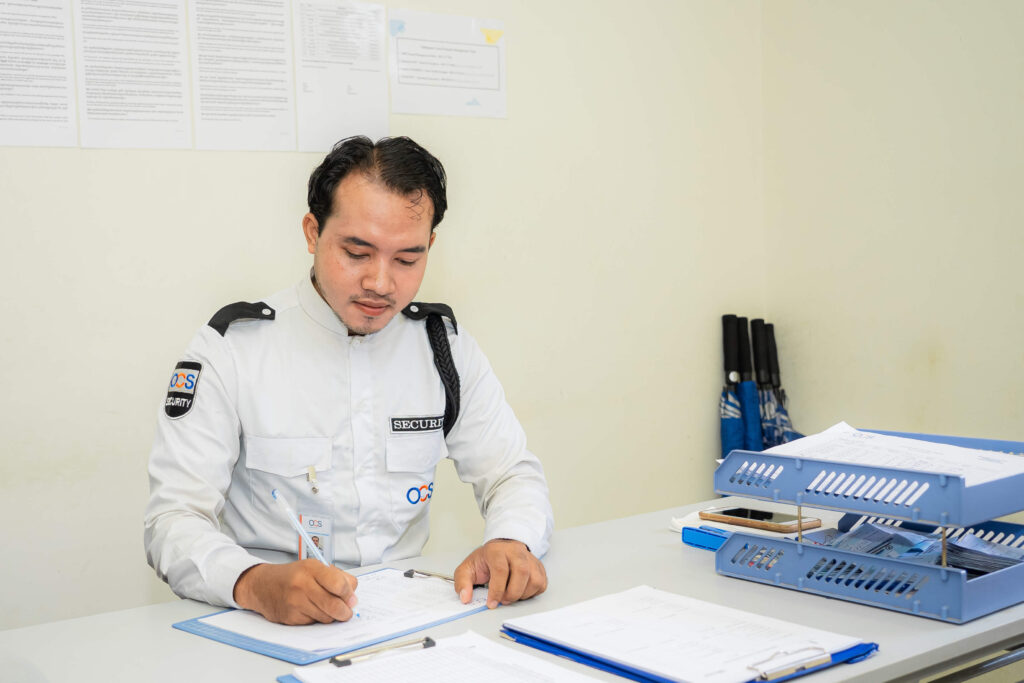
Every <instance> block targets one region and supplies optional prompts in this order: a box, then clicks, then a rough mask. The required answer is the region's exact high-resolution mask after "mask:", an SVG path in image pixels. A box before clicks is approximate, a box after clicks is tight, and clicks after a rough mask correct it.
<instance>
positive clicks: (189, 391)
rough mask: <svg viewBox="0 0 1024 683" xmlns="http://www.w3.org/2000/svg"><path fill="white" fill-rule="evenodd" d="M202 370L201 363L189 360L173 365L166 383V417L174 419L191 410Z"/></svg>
mask: <svg viewBox="0 0 1024 683" xmlns="http://www.w3.org/2000/svg"><path fill="white" fill-rule="evenodd" d="M202 371H203V364H202V363H197V362H196V361H191V360H183V361H181V362H180V363H178V364H177V365H175V366H174V372H173V373H171V381H170V383H169V384H168V385H167V399H166V400H165V401H164V412H165V413H167V417H169V418H171V419H172V420H176V419H177V418H179V417H182V416H183V415H186V414H188V411H190V410H192V404H193V403H195V398H196V387H198V386H199V375H200V373H202Z"/></svg>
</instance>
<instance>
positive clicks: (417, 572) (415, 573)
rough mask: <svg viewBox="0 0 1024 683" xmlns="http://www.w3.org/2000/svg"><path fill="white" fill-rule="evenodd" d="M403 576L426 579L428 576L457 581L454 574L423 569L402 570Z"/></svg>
mask: <svg viewBox="0 0 1024 683" xmlns="http://www.w3.org/2000/svg"><path fill="white" fill-rule="evenodd" d="M402 576H404V577H405V578H407V579H415V578H421V579H425V578H428V577H434V578H435V579H444V580H445V581H451V582H452V583H455V577H453V576H448V575H447V574H440V573H438V572H428V571H423V570H421V569H406V570H405V571H404V572H402Z"/></svg>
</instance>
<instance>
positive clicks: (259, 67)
mask: <svg viewBox="0 0 1024 683" xmlns="http://www.w3.org/2000/svg"><path fill="white" fill-rule="evenodd" d="M188 6H189V27H190V35H191V38H192V40H191V57H192V92H193V100H194V102H195V125H196V149H218V150H257V151H264V150H269V151H280V150H284V151H292V150H294V149H295V107H294V100H293V97H294V89H293V87H292V45H291V21H290V19H291V11H290V7H289V3H288V1H287V0H192V1H191V2H190V3H189V4H188Z"/></svg>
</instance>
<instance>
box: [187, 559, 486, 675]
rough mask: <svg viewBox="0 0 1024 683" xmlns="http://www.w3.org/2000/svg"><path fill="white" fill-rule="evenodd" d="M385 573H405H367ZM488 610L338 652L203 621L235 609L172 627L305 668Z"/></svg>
mask: <svg viewBox="0 0 1024 683" xmlns="http://www.w3.org/2000/svg"><path fill="white" fill-rule="evenodd" d="M384 571H394V572H401V571H402V570H400V569H394V568H392V567H385V568H383V569H375V570H374V571H373V572H367V574H372V573H374V572H384ZM362 576H366V574H363V575H362ZM486 610H487V605H481V606H480V607H477V608H475V609H472V610H468V611H466V612H462V613H461V614H457V615H455V616H452V617H447V618H445V619H439V620H437V621H432V622H430V623H427V624H420V625H418V626H415V627H413V628H409V629H405V630H404V631H398V632H397V633H389V634H387V635H385V636H381V637H379V638H374V639H371V640H367V641H364V642H361V643H358V644H356V645H350V646H347V647H342V648H338V649H337V650H300V649H298V648H294V647H286V646H284V645H278V644H276V643H271V642H268V641H265V640H257V639H256V638H250V637H248V636H243V635H241V634H239V633H235V632H234V631H228V630H226V629H222V628H218V627H216V626H210V625H209V624H206V623H204V622H203V621H202V620H203V619H207V618H209V617H212V616H214V615H217V614H223V613H224V612H231V611H233V610H220V611H218V612H211V613H210V614H206V615H203V616H201V617H196V618H194V619H188V620H187V621H179V622H178V623H176V624H172V626H173V627H174V628H176V629H178V630H180V631H185V632H187V633H193V634H195V635H197V636H202V637H204V638H209V639H210V640H216V641H217V642H218V643H224V644H226V645H232V646H234V647H237V648H241V649H243V650H248V651H249V652H256V653H258V654H261V655H267V656H268V657H273V658H274V659H280V660H283V661H286V662H289V663H291V664H297V665H299V666H304V665H306V664H312V663H313V662H319V661H321V660H324V659H328V658H330V657H334V656H335V655H340V654H344V653H346V652H352V651H353V650H361V649H363V648H365V647H371V646H373V645H377V644H379V643H383V642H386V641H388V640H392V639H394V638H401V637H402V636H407V635H409V634H410V633H415V632H417V631H422V630H423V629H426V628H432V627H434V626H439V625H440V624H444V623H447V622H449V621H455V620H456V619H461V618H462V617H468V616H469V615H471V614H477V613H478V612H483V611H486Z"/></svg>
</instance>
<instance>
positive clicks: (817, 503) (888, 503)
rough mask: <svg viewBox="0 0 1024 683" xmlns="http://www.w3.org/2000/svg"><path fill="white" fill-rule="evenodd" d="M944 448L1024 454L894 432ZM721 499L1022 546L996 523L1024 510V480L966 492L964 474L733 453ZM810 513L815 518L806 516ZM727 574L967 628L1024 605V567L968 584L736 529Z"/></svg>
mask: <svg viewBox="0 0 1024 683" xmlns="http://www.w3.org/2000/svg"><path fill="white" fill-rule="evenodd" d="M886 433H888V434H892V435H894V436H904V437H908V438H917V439H924V440H928V441H934V442H938V443H951V444H954V445H958V446H966V447H969V448H978V449H983V450H997V451H1004V452H1012V453H1022V452H1024V443H1019V442H1007V441H990V440H985V439H958V438H949V437H941V436H932V435H918V434H902V433H893V432H886ZM715 490H716V491H717V492H718V493H723V494H731V495H737V496H744V497H747V498H757V499H762V500H771V501H775V502H782V503H791V504H794V505H805V506H808V507H819V508H828V509H833V510H842V511H846V512H855V513H861V514H865V515H870V516H877V517H884V518H888V519H897V520H910V521H913V522H918V523H923V524H933V525H935V526H945V527H952V528H951V529H950V532H951V533H954V534H955V533H958V532H959V531H960V530H962V529H973V530H975V532H976V533H979V534H980V535H987V536H988V537H989V540H993V541H995V542H997V543H1003V544H1005V545H1012V546H1016V547H1021V546H1020V544H1021V543H1024V541H1022V538H1024V526H1020V525H1015V524H1006V523H996V522H992V523H987V522H986V520H990V519H992V518H993V517H999V516H1002V515H1007V514H1011V513H1013V512H1017V511H1019V510H1020V509H1022V508H1024V496H1022V495H1021V493H1020V492H1021V491H1024V474H1017V475H1013V476H1008V477H1005V478H1001V479H996V480H993V481H988V482H984V483H979V484H976V485H973V486H965V484H964V480H963V478H962V477H959V476H951V475H945V474H941V473H932V472H919V471H914V470H902V469H895V468H883V467H866V466H861V465H851V464H846V463H837V462H832V461H824V460H813V459H808V458H796V457H792V456H782V455H772V454H767V453H754V452H749V451H733V452H732V453H730V454H729V455H728V456H727V457H726V459H725V460H724V461H723V463H722V465H721V466H719V468H718V470H717V471H716V472H715ZM804 514H806V512H805V513H804ZM715 566H716V569H717V570H718V572H719V573H720V574H724V575H726V576H733V577H736V578H742V579H747V580H751V581H759V582H761V583H767V584H772V585H775V586H781V587H784V588H790V589H793V590H799V591H804V592H807V593H816V594H818V595H825V596H828V597H833V598H842V599H844V600H851V601H853V602H860V603H864V604H867V605H873V606H876V607H885V608H887V609H892V610H896V611H900V612H906V613H908V614H916V615H919V616H925V617H931V618H934V619H941V620H943V621H949V622H953V623H963V622H966V621H970V620H971V619H975V618H977V617H980V616H984V615H985V614H989V613H991V612H995V611H997V610H1000V609H1003V608H1004V607H1009V606H1010V605H1014V604H1016V603H1019V602H1024V563H1022V564H1018V565H1014V566H1012V567H1008V568H1006V569H1003V570H1000V571H996V572H992V573H989V574H985V575H984V576H979V577H976V578H973V579H968V578H967V573H966V572H965V571H964V570H962V569H954V568H945V567H939V566H934V565H925V564H918V563H915V562H909V561H906V560H899V559H893V558H884V557H878V556H875V555H866V554H863V553H856V552H850V551H846V550H838V549H835V548H827V547H822V546H815V545H812V544H809V543H799V542H797V541H795V540H787V539H774V538H766V537H764V536H755V535H752V534H745V533H743V532H739V531H737V532H734V533H733V534H732V536H730V538H729V539H728V540H727V541H726V542H725V543H724V544H723V545H722V547H721V548H719V550H718V551H717V553H716V558H715Z"/></svg>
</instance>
